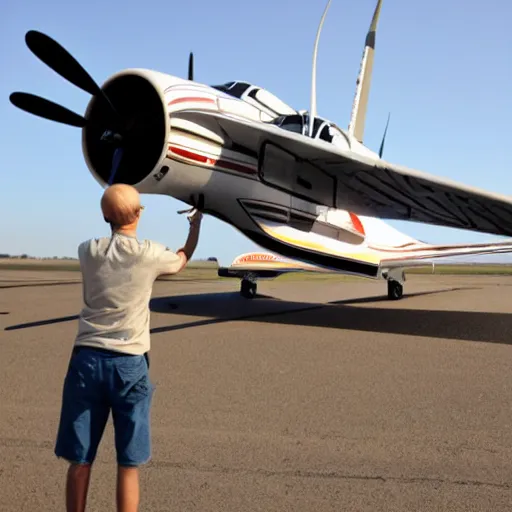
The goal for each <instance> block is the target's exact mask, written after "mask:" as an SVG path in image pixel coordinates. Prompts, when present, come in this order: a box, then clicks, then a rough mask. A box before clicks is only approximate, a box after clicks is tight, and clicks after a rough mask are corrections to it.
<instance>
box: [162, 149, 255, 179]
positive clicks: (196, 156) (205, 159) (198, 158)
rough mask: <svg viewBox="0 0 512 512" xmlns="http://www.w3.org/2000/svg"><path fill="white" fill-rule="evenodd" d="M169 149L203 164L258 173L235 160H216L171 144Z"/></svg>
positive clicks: (246, 172)
mask: <svg viewBox="0 0 512 512" xmlns="http://www.w3.org/2000/svg"><path fill="white" fill-rule="evenodd" d="M169 150H170V151H171V152H172V153H175V154H176V155H179V156H182V157H184V158H189V159H190V160H195V161H196V162H201V163H203V164H208V165H217V166H219V167H225V168H226V169H230V170H232V171H238V172H243V173H244V174H256V171H255V170H254V169H251V168H250V167H245V166H244V165H240V164H237V163H234V162H229V161H228V160H216V159H215V158H211V157H209V156H205V155H200V154H198V153H193V152H192V151H189V150H187V149H183V148H179V147H177V146H169Z"/></svg>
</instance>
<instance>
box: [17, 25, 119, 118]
mask: <svg viewBox="0 0 512 512" xmlns="http://www.w3.org/2000/svg"><path fill="white" fill-rule="evenodd" d="M25 42H26V44H27V46H28V48H29V49H30V51H31V52H32V53H33V54H34V55H35V56H36V57H37V58H39V59H40V60H41V61H42V62H44V63H45V64H46V65H47V66H48V67H49V68H51V69H53V71H55V72H56V73H57V74H58V75H60V76H61V77H63V78H65V79H66V80H67V81H68V82H71V83H72V84H73V85H76V86H77V87H78V88H80V89H82V90H83V91H85V92H88V93H89V94H92V95H93V96H99V97H101V98H102V99H103V100H104V101H105V102H106V103H107V105H108V106H109V107H110V109H111V110H112V112H113V113H114V114H117V113H116V111H115V109H114V106H113V105H112V103H111V102H110V100H109V99H108V97H107V95H106V94H105V92H104V91H102V89H101V87H100V86H99V85H98V84H97V83H96V82H95V81H94V80H93V78H92V77H91V75H89V73H87V71H86V70H85V69H84V68H83V67H82V66H81V65H80V64H79V62H78V61H77V60H76V59H75V58H74V57H73V56H72V55H71V54H70V53H69V52H68V51H67V50H66V49H65V48H64V47H62V46H61V45H60V44H59V43H57V41H55V40H53V39H52V38H51V37H49V36H47V35H46V34H43V33H42V32H38V31H37V30H29V31H28V32H27V33H26V35H25Z"/></svg>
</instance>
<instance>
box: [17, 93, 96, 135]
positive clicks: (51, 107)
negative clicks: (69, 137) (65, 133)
mask: <svg viewBox="0 0 512 512" xmlns="http://www.w3.org/2000/svg"><path fill="white" fill-rule="evenodd" d="M9 100H10V101H11V103H12V104H13V105H14V106H16V107H18V108H19V109H21V110H24V111H25V112H28V113H29V114H34V115H36V116H39V117H44V118H45V119H49V120H50V121H56V122H57V123H63V124H68V125H70V126H76V127H78V128H83V127H84V126H86V125H87V120H86V119H85V117H82V116H80V115H78V114H75V113H74V112H72V111H71V110H69V109H67V108H65V107H62V106H61V105H57V103H53V101H50V100H47V99H45V98H41V96H36V95H34V94H29V93H27V92H13V93H12V94H11V95H10V96H9Z"/></svg>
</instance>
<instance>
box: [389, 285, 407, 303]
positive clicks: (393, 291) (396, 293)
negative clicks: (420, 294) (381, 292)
mask: <svg viewBox="0 0 512 512" xmlns="http://www.w3.org/2000/svg"><path fill="white" fill-rule="evenodd" d="M403 294H404V287H403V286H402V285H401V284H400V283H399V282H398V281H393V280H389V281H388V298H389V299H391V300H398V299H401V298H402V296H403Z"/></svg>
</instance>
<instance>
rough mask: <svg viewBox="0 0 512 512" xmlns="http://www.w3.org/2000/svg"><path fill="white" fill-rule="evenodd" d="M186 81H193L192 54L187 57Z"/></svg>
mask: <svg viewBox="0 0 512 512" xmlns="http://www.w3.org/2000/svg"><path fill="white" fill-rule="evenodd" d="M188 79H189V80H194V54H193V53H192V52H190V55H189V57H188Z"/></svg>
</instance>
